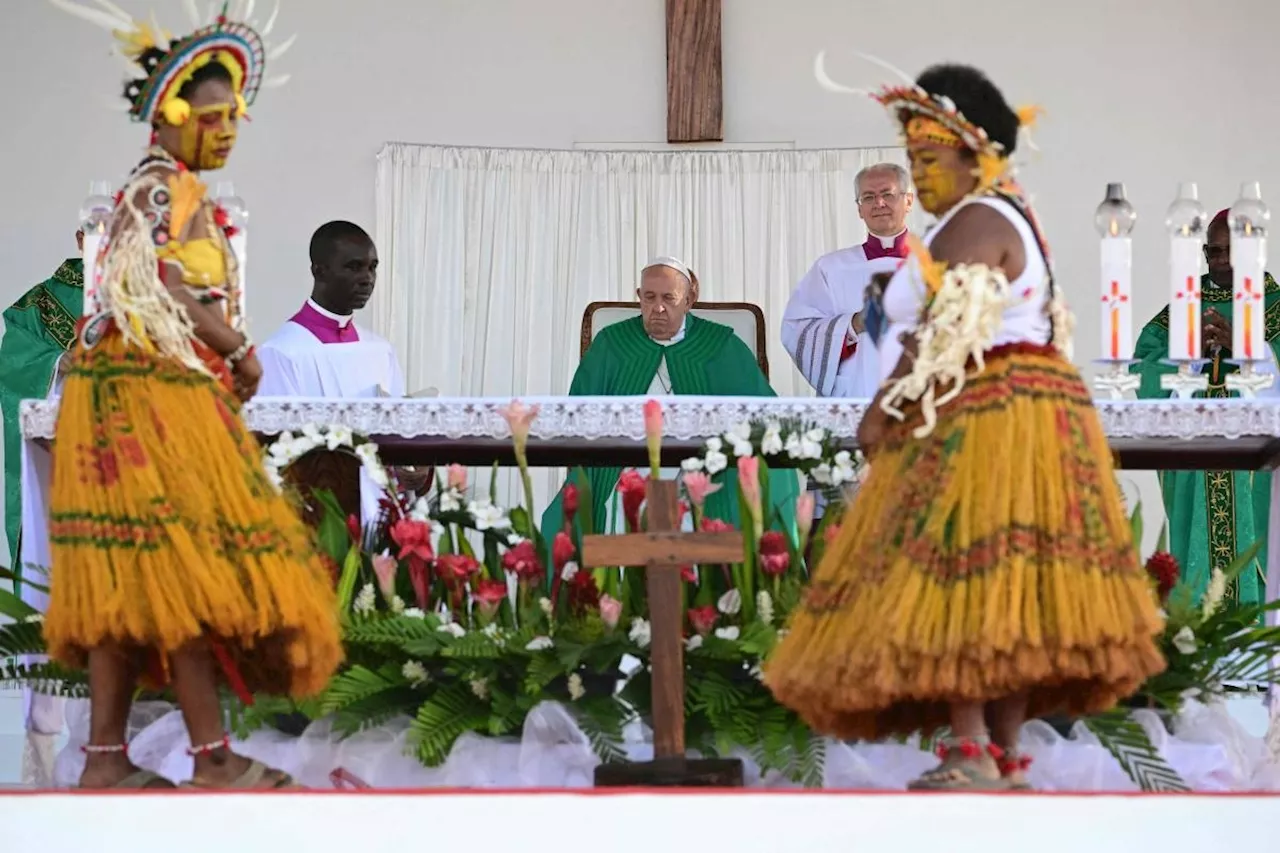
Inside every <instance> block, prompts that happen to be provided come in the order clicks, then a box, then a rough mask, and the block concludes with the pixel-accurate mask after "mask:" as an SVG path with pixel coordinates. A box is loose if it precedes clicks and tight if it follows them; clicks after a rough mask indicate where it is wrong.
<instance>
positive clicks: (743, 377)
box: [542, 261, 799, 541]
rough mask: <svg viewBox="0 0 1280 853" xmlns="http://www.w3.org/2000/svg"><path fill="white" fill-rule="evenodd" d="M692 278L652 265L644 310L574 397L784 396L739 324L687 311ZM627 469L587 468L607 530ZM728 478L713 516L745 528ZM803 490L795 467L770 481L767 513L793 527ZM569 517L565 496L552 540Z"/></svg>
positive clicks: (600, 354) (594, 357) (711, 506)
mask: <svg viewBox="0 0 1280 853" xmlns="http://www.w3.org/2000/svg"><path fill="white" fill-rule="evenodd" d="M673 263H678V262H675V261H673ZM672 273H674V274H672ZM691 278H692V274H691V273H688V271H687V268H683V267H682V268H681V269H680V270H676V269H675V268H674V267H666V266H665V265H664V264H663V263H662V262H655V264H651V265H650V266H649V267H647V268H646V269H645V271H644V275H643V278H642V284H641V288H640V290H639V293H638V295H639V296H640V307H641V312H642V316H640V317H635V318H632V319H630V320H624V321H622V322H620V323H615V324H614V325H612V326H608V327H606V328H605V329H602V330H601V331H600V333H599V334H598V335H597V336H596V338H595V340H594V341H593V342H592V343H591V346H590V348H589V349H588V350H587V352H586V355H584V356H583V358H582V362H581V363H580V364H579V365H578V370H577V372H575V373H574V376H573V382H572V384H571V385H570V386H569V395H570V396H642V395H648V394H652V395H655V396H656V395H668V394H676V395H710V396H726V397H728V396H733V397H773V396H776V395H775V394H774V391H773V389H772V388H771V387H770V386H769V382H768V380H767V379H766V378H765V376H764V373H762V372H761V370H760V365H759V363H758V362H757V361H756V357H755V355H754V354H752V352H751V350H750V349H748V347H747V345H746V344H744V343H743V342H742V341H741V340H740V339H739V338H738V337H737V336H736V335H735V334H734V332H733V330H732V329H731V328H729V327H728V326H725V325H722V324H720V323H714V322H711V321H709V320H704V319H701V318H699V317H695V316H693V315H692V314H689V313H687V311H688V304H689V303H688V301H687V300H688V296H689V293H688V288H687V281H688V280H689V279H691ZM668 285H674V290H675V292H674V293H673V292H672V291H671V290H666V289H665V288H666V287H667V286H668ZM654 288H656V289H657V291H658V292H657V293H656V294H655V293H654ZM681 288H684V289H683V290H681ZM655 297H656V298H655ZM663 314H665V315H666V316H665V318H664V317H663V316H662V315H663ZM677 330H678V331H677ZM673 332H674V334H673ZM621 473H622V469H621V468H591V469H588V470H587V476H588V478H589V479H590V484H591V496H592V517H593V518H594V519H596V527H597V529H599V530H601V532H604V531H606V530H607V529H608V527H607V521H606V519H607V518H608V509H609V506H610V504H612V503H613V501H612V498H613V494H614V490H615V487H616V486H617V483H618V477H619V476H620V475H621ZM572 477H573V473H572V472H570V479H572ZM721 477H722V480H721V482H722V483H723V486H724V487H723V488H722V489H720V491H718V492H716V493H715V494H713V495H710V496H709V497H708V498H707V503H706V507H705V513H706V517H707V518H716V519H720V520H722V521H727V522H729V523H731V524H733V525H734V526H737V525H738V522H739V519H738V483H737V475H736V473H734V472H733V471H726V472H725V473H724V474H722V475H721ZM798 494H799V487H798V483H797V481H796V477H795V476H794V474H793V472H791V471H786V472H783V471H781V470H779V471H778V472H777V475H775V476H774V477H772V478H771V479H770V482H769V503H770V504H771V508H766V513H770V512H771V511H776V512H777V513H778V514H779V515H780V516H781V518H782V519H783V523H784V525H786V526H788V527H789V526H791V524H793V522H794V518H795V502H796V497H797V496H798ZM562 518H563V510H562V508H561V499H560V497H559V496H557V497H556V499H555V501H554V502H552V504H551V505H550V506H549V507H547V510H546V512H545V513H543V516H542V530H543V533H544V535H545V536H546V537H547V539H548V541H550V540H551V539H552V538H553V537H554V536H555V534H556V531H558V530H559V529H560V526H561V519H562Z"/></svg>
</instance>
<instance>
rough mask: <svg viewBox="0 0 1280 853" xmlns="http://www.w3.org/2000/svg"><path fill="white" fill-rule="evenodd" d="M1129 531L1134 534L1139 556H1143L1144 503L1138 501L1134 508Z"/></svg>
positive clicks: (1130, 517) (1134, 544)
mask: <svg viewBox="0 0 1280 853" xmlns="http://www.w3.org/2000/svg"><path fill="white" fill-rule="evenodd" d="M1129 531H1130V532H1131V533H1132V534H1133V547H1135V548H1137V549H1138V555H1139V557H1141V555H1142V501H1138V502H1137V504H1135V505H1134V507H1133V515H1131V516H1129Z"/></svg>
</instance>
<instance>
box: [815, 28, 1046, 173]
mask: <svg viewBox="0 0 1280 853" xmlns="http://www.w3.org/2000/svg"><path fill="white" fill-rule="evenodd" d="M853 54H854V55H855V56H858V57H860V58H862V59H865V60H866V61H867V62H870V63H872V64H874V65H878V66H880V67H881V68H884V69H886V70H887V71H889V72H891V73H892V74H894V76H896V77H898V78H899V79H900V80H901V81H902V82H901V83H894V84H886V85H884V86H882V87H881V88H880V89H877V90H870V89H857V88H853V87H851V86H845V85H843V84H841V83H837V82H835V81H834V80H832V79H831V77H830V76H829V75H828V74H827V69H826V53H825V52H824V53H819V54H818V55H817V57H816V58H815V59H814V63H813V73H814V76H815V77H816V78H817V79H818V83H819V84H820V85H821V86H822V87H823V88H824V89H826V90H827V91H830V92H838V93H841V94H848V95H862V96H865V97H869V98H871V99H872V100H874V101H876V102H877V103H879V104H880V105H881V106H883V107H885V108H887V109H888V110H889V111H890V112H891V113H893V114H894V115H903V114H904V113H905V114H907V115H910V116H911V118H909V119H907V121H906V122H905V124H904V126H903V135H904V136H905V137H906V141H907V142H908V143H910V142H913V141H915V142H934V143H937V144H939V145H951V146H954V147H956V148H967V149H969V150H970V151H972V152H973V153H974V154H975V155H976V156H977V158H978V169H979V172H980V174H979V176H978V177H979V183H980V186H982V187H987V186H995V185H996V184H998V183H999V182H1000V181H1001V180H1002V179H1003V178H1005V177H1006V176H1007V175H1008V173H1009V161H1008V154H1007V153H1006V152H1005V150H1004V146H1003V145H1001V144H1000V143H999V142H996V141H995V140H994V139H991V138H990V137H988V135H987V132H986V130H984V129H983V128H982V127H980V126H978V125H977V124H974V123H973V122H971V121H969V119H967V118H965V116H964V113H962V112H960V111H959V110H958V109H957V108H956V105H955V102H954V101H952V100H951V99H950V98H948V97H947V96H946V95H934V94H931V93H929V92H926V91H925V90H924V89H922V88H920V86H918V85H917V84H916V82H915V80H913V79H912V78H911V76H910V75H909V74H907V73H906V72H904V71H900V70H898V69H897V68H895V67H894V66H892V65H891V64H889V63H888V62H885V61H884V60H883V59H878V58H876V57H874V56H870V55H868V54H865V53H860V52H858V51H853ZM1042 112H1043V110H1041V109H1040V108H1039V107H1035V106H1028V107H1019V108H1018V109H1016V110H1015V113H1016V114H1017V116H1018V132H1019V133H1020V134H1022V135H1023V136H1024V138H1025V140H1026V143H1027V145H1028V146H1029V147H1031V148H1033V149H1034V148H1035V144H1034V143H1033V142H1032V141H1031V136H1030V131H1031V127H1032V126H1033V125H1034V124H1035V122H1036V119H1038V118H1039V117H1040V115H1041V113H1042Z"/></svg>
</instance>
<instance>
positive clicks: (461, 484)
mask: <svg viewBox="0 0 1280 853" xmlns="http://www.w3.org/2000/svg"><path fill="white" fill-rule="evenodd" d="M449 488H451V489H457V490H458V491H459V492H465V491H466V490H467V469H466V468H465V467H464V466H462V465H456V464H455V465H450V466H449Z"/></svg>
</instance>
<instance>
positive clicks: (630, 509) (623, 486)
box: [618, 471, 648, 530]
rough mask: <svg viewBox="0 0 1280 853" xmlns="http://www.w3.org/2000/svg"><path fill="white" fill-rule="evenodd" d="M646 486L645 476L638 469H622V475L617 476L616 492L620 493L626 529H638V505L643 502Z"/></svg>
mask: <svg viewBox="0 0 1280 853" xmlns="http://www.w3.org/2000/svg"><path fill="white" fill-rule="evenodd" d="M647 488H648V486H647V485H646V481H645V478H644V476H643V475H642V474H641V473H640V472H639V471H623V472H622V476H621V477H619V478H618V492H619V493H620V494H621V495H622V515H623V517H624V518H626V520H627V529H628V530H639V529H640V507H641V505H642V504H643V503H644V495H645V490H646V489H647Z"/></svg>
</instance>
